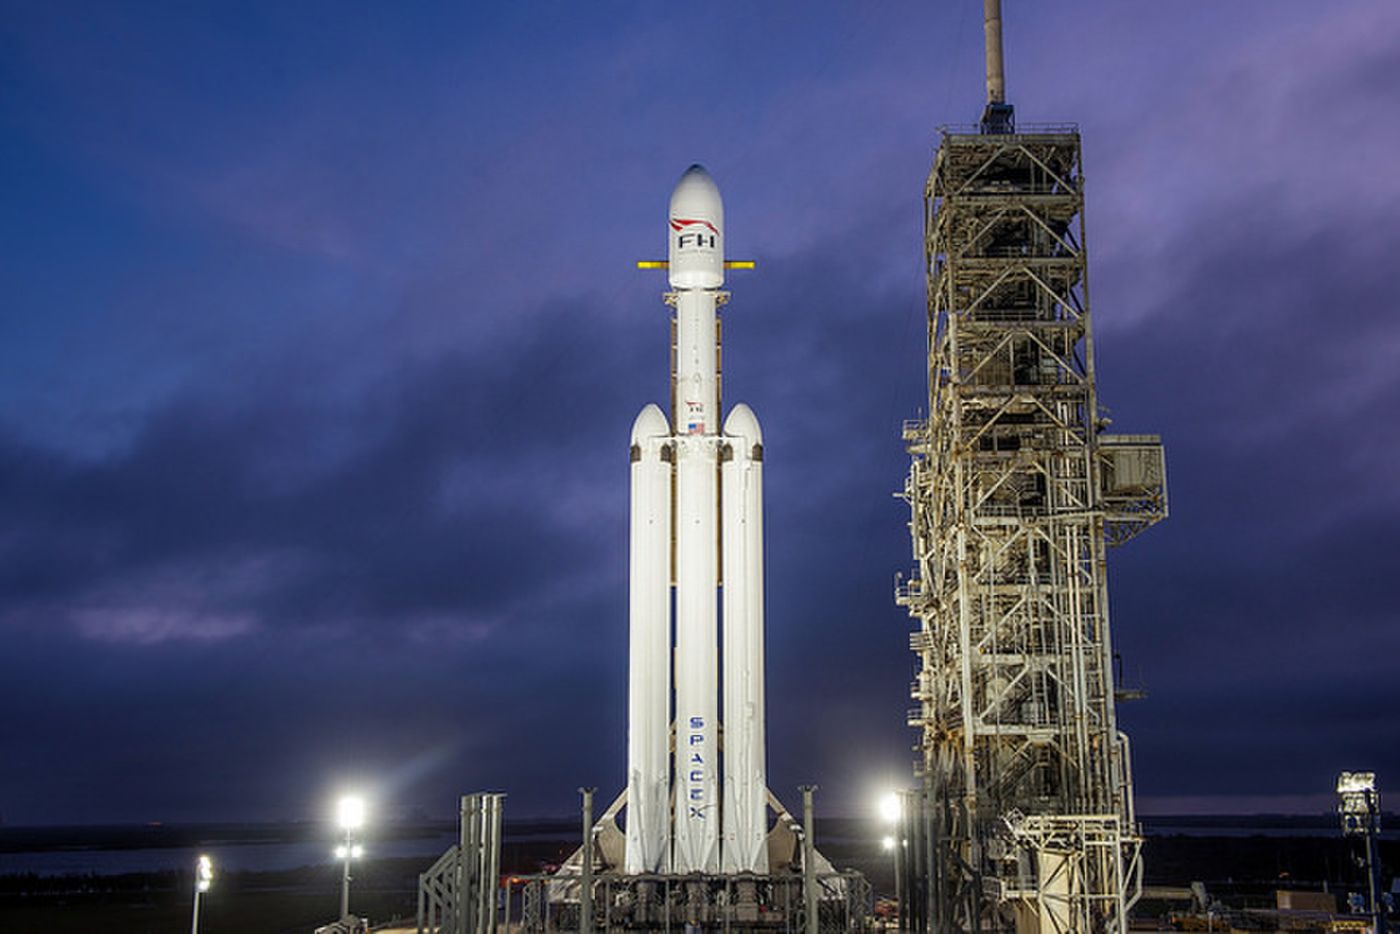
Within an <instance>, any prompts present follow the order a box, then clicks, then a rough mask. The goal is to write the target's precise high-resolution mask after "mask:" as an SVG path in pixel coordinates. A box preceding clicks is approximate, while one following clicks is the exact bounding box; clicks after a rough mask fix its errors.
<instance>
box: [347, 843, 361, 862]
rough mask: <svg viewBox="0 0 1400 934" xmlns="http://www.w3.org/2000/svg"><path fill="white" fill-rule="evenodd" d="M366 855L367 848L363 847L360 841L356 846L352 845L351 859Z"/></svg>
mask: <svg viewBox="0 0 1400 934" xmlns="http://www.w3.org/2000/svg"><path fill="white" fill-rule="evenodd" d="M364 855H365V848H364V847H362V846H360V845H359V844H358V843H357V844H355V845H354V846H352V847H351V848H350V858H351V859H359V858H360V857H361V856H364Z"/></svg>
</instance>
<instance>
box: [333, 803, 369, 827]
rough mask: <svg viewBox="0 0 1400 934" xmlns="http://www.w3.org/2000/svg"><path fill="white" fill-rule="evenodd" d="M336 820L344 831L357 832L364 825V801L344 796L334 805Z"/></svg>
mask: <svg viewBox="0 0 1400 934" xmlns="http://www.w3.org/2000/svg"><path fill="white" fill-rule="evenodd" d="M335 813H336V820H337V821H338V822H339V823H340V826H341V827H342V828H343V829H345V830H359V829H360V828H361V827H363V826H364V824H365V799H364V798H361V797H359V796H358V795H346V796H345V797H343V798H341V799H340V801H339V802H337V804H336V809H335Z"/></svg>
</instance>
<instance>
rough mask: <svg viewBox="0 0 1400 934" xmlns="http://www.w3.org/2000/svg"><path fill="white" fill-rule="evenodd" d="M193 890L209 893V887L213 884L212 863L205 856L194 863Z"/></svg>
mask: <svg viewBox="0 0 1400 934" xmlns="http://www.w3.org/2000/svg"><path fill="white" fill-rule="evenodd" d="M194 878H195V882H194V885H195V888H197V889H199V891H201V892H207V891H209V887H210V886H211V885H213V884H214V861H213V860H212V859H210V858H209V857H207V856H203V855H201V856H200V857H199V861H198V862H197V863H195V877H194Z"/></svg>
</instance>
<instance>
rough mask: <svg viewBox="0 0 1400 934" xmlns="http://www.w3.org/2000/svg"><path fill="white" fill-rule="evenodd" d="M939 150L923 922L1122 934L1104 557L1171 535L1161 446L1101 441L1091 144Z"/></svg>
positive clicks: (1133, 873) (1005, 109) (914, 434)
mask: <svg viewBox="0 0 1400 934" xmlns="http://www.w3.org/2000/svg"><path fill="white" fill-rule="evenodd" d="M988 5H989V9H990V7H991V5H992V4H991V0H989V3H988ZM990 21H991V20H990V14H989V23H990ZM997 26H998V29H999V11H998V19H997ZM989 28H990V27H989ZM997 44H998V46H999V44H1000V39H999V35H998V43H997ZM989 47H990V45H989ZM990 61H991V60H990V56H989V91H990V88H991V78H990ZM996 64H997V69H998V71H999V69H1000V56H999V54H998V56H997V63H996ZM940 133H941V139H940V145H939V147H938V152H937V155H936V157H935V160H934V164H933V168H932V171H931V173H930V175H929V178H928V183H927V186H926V189H925V253H926V260H927V268H928V386H929V395H928V410H927V411H928V418H927V420H920V421H912V422H907V423H906V424H905V426H904V433H903V434H904V440H905V442H906V444H907V448H908V451H909V454H910V458H911V464H910V471H909V475H908V478H907V480H906V483H905V488H904V493H903V496H904V498H905V499H906V500H907V501H908V503H909V506H910V514H911V521H910V533H911V539H912V545H913V559H914V568H913V572H912V575H911V576H910V578H909V579H908V580H907V581H905V582H901V583H900V584H899V585H898V586H897V593H896V599H897V602H898V603H899V604H901V605H903V606H905V607H907V608H908V611H909V614H910V616H911V617H913V619H914V620H915V622H916V626H917V628H916V629H915V631H914V632H912V633H911V636H910V647H911V649H912V650H913V651H914V652H915V653H916V654H917V656H918V658H919V672H918V678H917V680H916V681H915V682H914V684H913V685H912V690H911V692H912V696H913V698H914V699H915V700H916V701H918V702H919V706H918V707H916V708H915V709H913V710H911V711H910V713H909V725H910V726H912V727H916V728H918V729H919V730H920V743H919V748H920V751H921V753H922V755H921V761H920V763H919V765H918V768H919V769H920V770H921V777H922V780H923V790H924V795H923V797H924V800H925V802H926V806H927V807H928V808H929V809H930V813H928V815H927V818H926V826H927V833H926V836H927V845H928V847H929V856H930V859H929V860H928V863H929V864H930V865H931V873H932V875H931V878H930V879H929V882H928V886H927V892H926V897H925V898H924V903H925V904H926V905H927V908H926V912H927V914H926V915H925V917H923V918H922V919H919V920H918V921H916V922H915V923H914V924H912V925H911V926H913V927H915V928H917V929H919V930H936V931H940V932H944V931H1016V932H1020V934H1026V932H1033V931H1042V932H1047V934H1048V932H1055V934H1060V932H1071V931H1072V932H1091V931H1107V932H1120V931H1125V930H1126V929H1127V912H1128V910H1129V908H1131V906H1132V904H1133V902H1134V901H1135V900H1136V898H1137V896H1138V893H1139V891H1140V886H1141V862H1140V837H1139V835H1138V829H1137V825H1136V821H1135V818H1134V814H1133V797H1132V768H1131V761H1130V757H1129V750H1128V742H1127V737H1126V736H1125V735H1124V734H1123V733H1121V732H1120V731H1119V729H1118V726H1117V722H1116V715H1115V709H1114V703H1115V689H1114V678H1113V657H1114V656H1113V646H1112V640H1111V638H1110V633H1109V619H1108V592H1107V578H1106V571H1105V564H1106V561H1105V553H1106V549H1107V546H1108V545H1111V544H1119V543H1121V542H1123V541H1126V540H1128V539H1129V538H1132V537H1133V536H1134V535H1136V534H1138V533H1139V532H1141V531H1143V530H1144V529H1146V528H1147V527H1148V526H1150V525H1152V524H1154V523H1155V522H1157V521H1159V520H1161V519H1163V518H1165V517H1166V515H1167V495H1166V482H1165V462H1164V458H1163V453H1162V446H1161V441H1160V439H1159V438H1158V437H1157V436H1156V435H1120V436H1114V435H1106V434H1103V433H1102V432H1103V429H1104V428H1105V427H1106V425H1107V421H1106V420H1103V419H1101V418H1100V416H1099V413H1098V403H1097V398H1096V395H1097V393H1096V387H1095V379H1094V354H1093V337H1092V331H1091V328H1090V315H1089V298H1088V288H1087V278H1086V274H1087V268H1086V260H1085V251H1084V243H1085V231H1084V210H1083V209H1084V194H1083V187H1082V181H1083V174H1082V165H1081V150H1080V138H1079V132H1078V129H1077V127H1075V126H1073V125H1068V124H1061V125H1039V126H1025V127H1020V128H1017V127H1015V126H1014V124H1013V121H1012V112H1011V108H1010V106H1009V105H1007V104H1005V103H1004V101H1002V100H997V99H995V98H993V97H992V96H991V95H990V93H989V101H988V109H987V113H986V114H984V117H983V121H982V123H981V125H980V126H976V127H953V128H949V127H945V128H942V129H941V131H940Z"/></svg>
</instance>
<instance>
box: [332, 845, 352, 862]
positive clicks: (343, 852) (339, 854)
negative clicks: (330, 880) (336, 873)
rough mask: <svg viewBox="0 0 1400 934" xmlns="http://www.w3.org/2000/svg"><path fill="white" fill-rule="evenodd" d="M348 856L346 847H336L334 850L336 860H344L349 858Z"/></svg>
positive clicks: (348, 852) (348, 849) (348, 851)
mask: <svg viewBox="0 0 1400 934" xmlns="http://www.w3.org/2000/svg"><path fill="white" fill-rule="evenodd" d="M349 855H350V848H349V847H347V846H338V847H336V848H335V858H336V859H344V858H345V857H347V856H349Z"/></svg>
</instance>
